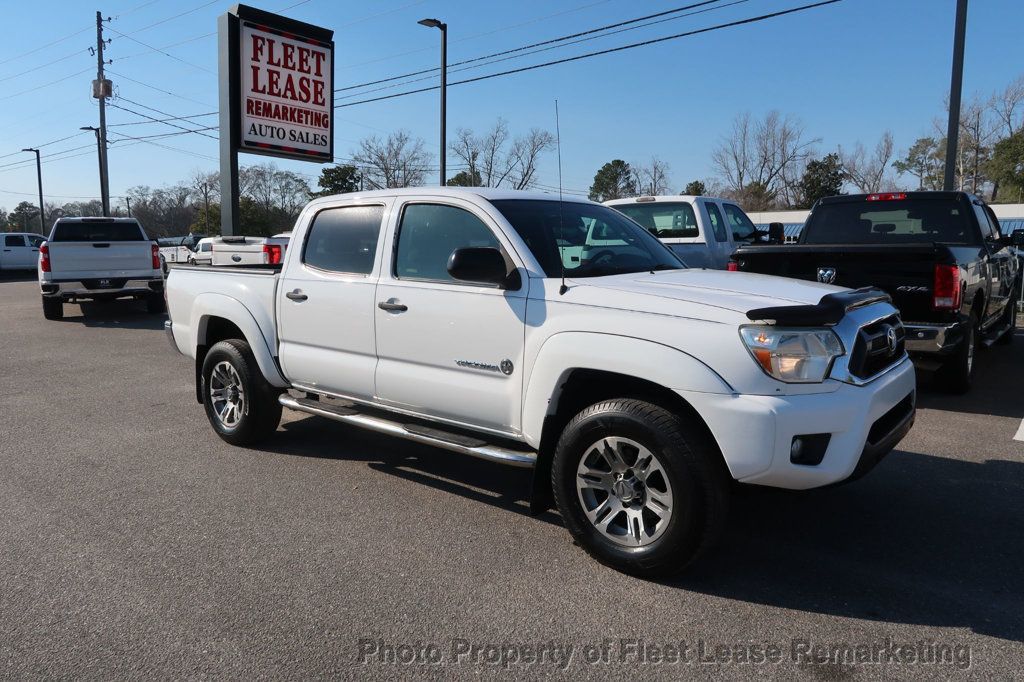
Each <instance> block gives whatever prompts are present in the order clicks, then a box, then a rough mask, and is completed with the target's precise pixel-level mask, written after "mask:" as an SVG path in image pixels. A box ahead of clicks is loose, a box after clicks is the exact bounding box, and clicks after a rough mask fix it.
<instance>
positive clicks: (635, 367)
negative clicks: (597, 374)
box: [522, 332, 733, 448]
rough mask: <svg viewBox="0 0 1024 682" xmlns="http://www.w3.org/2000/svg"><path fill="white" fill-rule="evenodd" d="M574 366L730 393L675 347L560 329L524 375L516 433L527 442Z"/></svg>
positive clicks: (533, 440) (536, 443) (537, 434)
mask: <svg viewBox="0 0 1024 682" xmlns="http://www.w3.org/2000/svg"><path fill="white" fill-rule="evenodd" d="M578 369H590V370H598V371H604V372H615V373H618V374H625V375H627V376H630V377H635V378H637V379H643V380H645V381H650V382H651V383H654V384H657V385H659V386H663V387H665V388H667V389H670V390H685V391H691V392H698V393H719V394H722V393H732V392H733V389H732V387H731V386H729V384H728V383H727V382H726V381H725V379H723V378H722V377H721V376H719V374H718V373H716V372H715V371H714V370H713V369H711V368H710V367H708V366H707V365H706V364H704V363H703V362H701V361H700V360H698V359H697V358H695V357H694V356H692V355H689V354H687V353H685V352H684V351H681V350H679V349H678V348H674V347H672V346H666V345H665V344H661V343H657V342H654V341H648V340H646V339H640V338H636V337H632V336H620V335H617V334H604V333H599V332H562V333H559V334H555V335H553V336H551V337H550V338H548V339H547V340H546V341H545V342H544V344H543V345H542V346H541V348H540V350H539V351H538V352H537V357H536V360H535V361H534V363H533V367H532V369H531V372H530V375H529V376H528V377H527V378H526V388H525V391H524V398H523V431H522V432H523V436H524V438H525V439H526V442H527V443H529V444H530V446H531V447H534V448H537V447H540V442H541V435H542V433H543V431H544V420H545V418H546V417H547V416H548V415H549V414H552V413H553V412H554V403H555V398H556V396H557V395H558V393H559V390H560V387H561V385H562V384H563V383H564V382H565V380H566V378H567V377H568V375H569V373H570V372H572V371H573V370H578Z"/></svg>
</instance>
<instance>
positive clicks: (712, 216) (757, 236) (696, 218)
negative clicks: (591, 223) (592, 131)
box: [604, 194, 784, 270]
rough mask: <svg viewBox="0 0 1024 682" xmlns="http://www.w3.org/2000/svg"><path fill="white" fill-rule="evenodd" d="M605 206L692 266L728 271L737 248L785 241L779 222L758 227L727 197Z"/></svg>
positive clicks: (677, 198) (656, 198)
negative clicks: (654, 237)
mask: <svg viewBox="0 0 1024 682" xmlns="http://www.w3.org/2000/svg"><path fill="white" fill-rule="evenodd" d="M604 205H605V206H611V207H612V208H614V209H615V210H616V211H619V212H620V213H622V214H624V215H626V216H627V217H629V218H631V219H632V220H633V221H635V222H637V223H639V224H640V225H641V226H643V227H645V228H647V230H648V231H649V232H650V233H651V234H653V235H655V236H656V237H657V238H658V239H660V240H661V241H662V242H663V243H665V244H666V245H668V247H669V248H670V249H672V251H674V252H675V254H676V255H677V256H679V257H680V258H682V259H683V262H684V263H686V264H687V265H688V266H689V267H691V268H710V269H712V270H727V269H729V264H730V263H731V262H732V261H731V260H730V259H729V257H730V256H731V255H732V253H733V251H735V250H736V249H737V247H740V246H749V245H751V244H766V243H769V244H770V243H777V244H781V243H782V242H783V240H784V235H783V228H782V224H781V223H778V224H777V225H776V224H775V223H773V224H772V226H771V227H770V228H769V230H768V231H763V230H759V229H758V228H757V227H756V226H755V225H754V223H753V221H751V220H750V218H749V217H748V216H747V214H746V213H744V212H743V209H742V208H740V207H739V206H738V205H737V204H736V203H735V202H733V201H730V200H729V199H719V198H717V197H704V196H690V195H683V194H680V195H662V196H643V197H635V198H630V199H613V200H611V201H606V202H604Z"/></svg>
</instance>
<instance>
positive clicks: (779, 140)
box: [711, 111, 820, 205]
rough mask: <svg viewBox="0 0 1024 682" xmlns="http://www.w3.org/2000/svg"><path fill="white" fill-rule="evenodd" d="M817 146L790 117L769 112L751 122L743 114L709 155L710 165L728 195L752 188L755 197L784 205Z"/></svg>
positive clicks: (797, 122)
mask: <svg viewBox="0 0 1024 682" xmlns="http://www.w3.org/2000/svg"><path fill="white" fill-rule="evenodd" d="M818 142H820V139H817V138H814V139H808V138H807V137H805V133H804V127H803V124H802V123H800V121H799V120H797V119H796V118H793V117H791V116H788V115H787V116H783V115H781V114H780V113H779V112H778V111H769V112H768V113H767V114H766V115H765V117H764V119H762V120H760V121H755V120H753V119H752V118H751V115H750V114H749V113H743V114H740V115H739V116H737V117H736V118H735V119H734V120H733V123H732V130H731V132H730V133H729V135H727V136H726V137H723V138H722V139H721V140H720V142H719V144H718V147H717V148H715V150H714V151H713V152H712V154H711V162H712V164H713V165H714V167H715V169H716V170H717V171H718V173H719V175H720V176H721V178H722V180H723V181H724V183H725V185H726V187H727V188H728V190H729V192H731V193H733V194H735V195H742V194H744V193H745V192H746V190H747V188H748V187H749V186H751V185H753V186H756V187H757V188H758V191H757V194H758V195H762V196H771V197H772V198H773V201H776V202H779V203H781V204H784V205H788V204H789V203H791V201H792V199H793V198H794V197H795V196H796V194H797V184H798V183H799V181H800V177H801V174H802V172H803V169H804V167H805V166H806V164H807V161H808V160H809V159H810V157H811V155H812V153H813V150H814V145H816V144H817V143H818Z"/></svg>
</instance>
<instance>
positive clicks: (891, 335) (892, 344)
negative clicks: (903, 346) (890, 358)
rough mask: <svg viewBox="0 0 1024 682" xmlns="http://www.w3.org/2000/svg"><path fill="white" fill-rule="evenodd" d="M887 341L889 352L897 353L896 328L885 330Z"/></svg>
mask: <svg viewBox="0 0 1024 682" xmlns="http://www.w3.org/2000/svg"><path fill="white" fill-rule="evenodd" d="M885 341H886V343H887V344H888V345H889V352H890V353H895V352H896V344H897V340H896V330H895V329H894V328H892V327H889V328H888V329H886V330H885Z"/></svg>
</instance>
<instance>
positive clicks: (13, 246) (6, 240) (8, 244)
mask: <svg viewBox="0 0 1024 682" xmlns="http://www.w3.org/2000/svg"><path fill="white" fill-rule="evenodd" d="M44 241H46V237H44V236H42V235H39V234H34V233H32V232H7V233H4V234H3V235H0V270H35V269H36V264H37V263H38V262H39V246H40V244H42V243H43V242H44Z"/></svg>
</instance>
